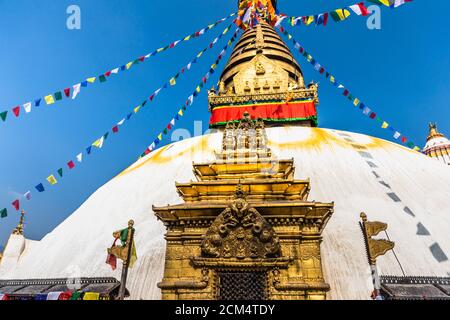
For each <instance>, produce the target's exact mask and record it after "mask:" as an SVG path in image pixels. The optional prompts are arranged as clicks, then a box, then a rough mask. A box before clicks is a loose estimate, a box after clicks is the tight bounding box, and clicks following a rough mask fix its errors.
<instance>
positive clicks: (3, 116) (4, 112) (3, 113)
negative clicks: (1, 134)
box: [0, 111, 8, 121]
mask: <svg viewBox="0 0 450 320" xmlns="http://www.w3.org/2000/svg"><path fill="white" fill-rule="evenodd" d="M7 114H8V111H3V112H2V113H0V118H2V121H5V120H6V115H7Z"/></svg>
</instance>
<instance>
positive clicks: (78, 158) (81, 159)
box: [77, 153, 83, 162]
mask: <svg viewBox="0 0 450 320" xmlns="http://www.w3.org/2000/svg"><path fill="white" fill-rule="evenodd" d="M77 161H78V162H82V161H83V154H82V153H80V154H79V155H77Z"/></svg>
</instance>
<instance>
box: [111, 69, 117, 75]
mask: <svg viewBox="0 0 450 320" xmlns="http://www.w3.org/2000/svg"><path fill="white" fill-rule="evenodd" d="M111 73H115V74H117V73H119V68H115V69H112V70H111Z"/></svg>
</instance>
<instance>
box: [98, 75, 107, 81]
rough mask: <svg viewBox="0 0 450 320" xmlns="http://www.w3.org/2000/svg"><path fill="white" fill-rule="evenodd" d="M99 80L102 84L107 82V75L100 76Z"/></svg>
mask: <svg viewBox="0 0 450 320" xmlns="http://www.w3.org/2000/svg"><path fill="white" fill-rule="evenodd" d="M98 80H99V81H100V82H105V81H106V77H105V75H103V74H102V75H101V76H99V77H98Z"/></svg>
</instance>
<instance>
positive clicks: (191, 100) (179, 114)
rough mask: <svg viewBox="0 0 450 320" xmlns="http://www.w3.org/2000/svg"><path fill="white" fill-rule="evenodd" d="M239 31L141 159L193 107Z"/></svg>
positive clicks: (142, 155)
mask: <svg viewBox="0 0 450 320" xmlns="http://www.w3.org/2000/svg"><path fill="white" fill-rule="evenodd" d="M239 30H240V29H239V28H237V29H236V31H235V32H234V34H233V37H232V38H231V39H230V40H229V41H228V43H227V45H226V46H225V47H224V48H223V50H222V52H221V53H220V54H219V56H218V57H217V59H216V61H215V62H214V63H213V64H212V65H211V68H210V69H209V71H208V72H207V73H206V74H205V76H204V77H203V78H202V81H201V82H200V83H199V84H198V86H197V87H196V89H195V90H194V92H193V93H192V94H191V95H190V96H189V97H188V99H187V100H186V102H185V104H184V105H183V106H182V107H181V109H180V110H179V111H178V112H177V113H176V115H175V116H174V117H173V118H172V120H170V122H169V123H168V124H167V126H166V127H165V128H164V130H163V131H162V132H160V133H159V134H158V135H157V137H156V139H155V140H154V141H153V142H152V144H151V145H150V146H149V147H148V148H147V149H146V150H145V151H144V152H143V153H142V154H141V156H140V157H139V159H140V158H142V157H145V156H146V155H148V154H150V153H151V152H152V151H154V150H155V149H156V147H157V146H158V144H159V143H160V142H161V141H162V139H163V136H165V135H167V134H168V133H169V131H171V130H172V129H173V127H174V126H175V124H176V121H179V120H180V117H183V116H184V111H186V110H187V107H188V106H192V104H193V103H194V99H195V98H197V97H198V94H199V93H200V92H201V89H202V88H203V87H204V85H205V84H206V82H207V81H208V79H209V77H210V75H211V74H213V73H214V70H215V69H216V68H217V66H218V65H219V64H220V62H221V60H222V59H223V57H224V55H225V54H226V52H227V49H228V48H229V47H230V46H231V44H232V43H233V42H234V41H235V39H236V37H237V34H238V32H239Z"/></svg>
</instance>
